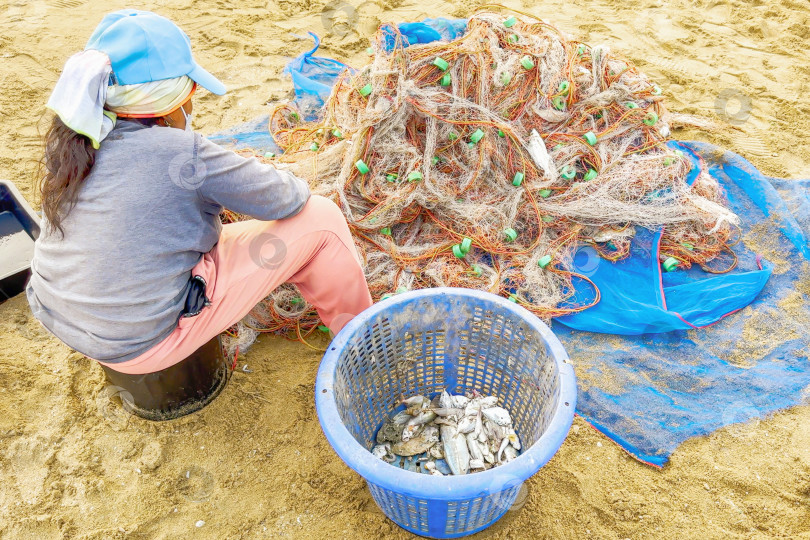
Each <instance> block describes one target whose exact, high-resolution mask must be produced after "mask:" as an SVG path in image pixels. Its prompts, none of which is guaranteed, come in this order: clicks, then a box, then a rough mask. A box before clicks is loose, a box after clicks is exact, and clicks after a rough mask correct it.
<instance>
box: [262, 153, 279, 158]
mask: <svg viewBox="0 0 810 540" xmlns="http://www.w3.org/2000/svg"><path fill="white" fill-rule="evenodd" d="M264 157H266V158H267V159H272V158H274V157H276V154H275V153H274V152H265V153H264Z"/></svg>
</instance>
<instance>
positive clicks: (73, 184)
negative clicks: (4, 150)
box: [38, 115, 158, 235]
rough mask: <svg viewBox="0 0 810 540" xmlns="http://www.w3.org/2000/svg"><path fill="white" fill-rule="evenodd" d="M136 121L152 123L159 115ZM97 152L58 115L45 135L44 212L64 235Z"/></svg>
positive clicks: (54, 228) (42, 165)
mask: <svg viewBox="0 0 810 540" xmlns="http://www.w3.org/2000/svg"><path fill="white" fill-rule="evenodd" d="M127 120H135V119H134V118H133V119H127ZM136 121H138V122H140V123H142V124H144V125H148V126H152V125H155V124H156V123H157V121H158V118H143V119H138V120H136ZM96 152H97V150H96V149H95V148H93V143H92V142H91V141H90V138H89V137H86V136H84V135H81V134H79V133H76V132H75V131H73V130H72V129H70V128H69V127H68V126H67V125H65V123H64V122H62V119H61V118H59V116H57V115H54V117H53V121H52V122H51V127H50V128H48V131H47V133H46V134H45V155H44V156H43V158H42V161H41V162H40V174H39V175H38V178H39V193H40V197H41V202H42V213H43V214H45V217H46V218H47V220H48V224H49V226H50V228H51V231H59V233H60V234H62V235H64V230H63V229H62V220H63V219H65V217H67V215H68V214H69V213H70V211H71V210H72V209H73V207H74V206H75V205H76V200H77V199H78V197H79V188H81V185H82V182H83V181H84V179H85V178H87V175H88V174H90V169H91V168H92V167H93V163H95V161H96Z"/></svg>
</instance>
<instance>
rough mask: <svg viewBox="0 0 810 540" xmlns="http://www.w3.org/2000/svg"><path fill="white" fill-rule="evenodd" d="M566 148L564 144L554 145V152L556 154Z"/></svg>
mask: <svg viewBox="0 0 810 540" xmlns="http://www.w3.org/2000/svg"><path fill="white" fill-rule="evenodd" d="M564 146H565V145H564V144H563V143H557V144H555V145H554V148H552V150H553V151H555V152H556V151H557V150H560V149H561V148H562V147H564Z"/></svg>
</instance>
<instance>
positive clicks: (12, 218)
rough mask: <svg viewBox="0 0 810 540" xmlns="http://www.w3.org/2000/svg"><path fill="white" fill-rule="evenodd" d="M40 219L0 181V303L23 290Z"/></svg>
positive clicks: (8, 184) (14, 189)
mask: <svg viewBox="0 0 810 540" xmlns="http://www.w3.org/2000/svg"><path fill="white" fill-rule="evenodd" d="M38 236H39V216H37V213H36V212H34V210H33V209H32V208H31V206H30V205H29V204H28V202H27V201H26V200H25V199H24V198H23V196H22V195H21V194H20V191H19V190H18V189H17V186H15V185H14V183H13V182H9V181H7V180H0V302H3V301H5V300H8V299H9V298H11V297H12V296H17V295H18V294H20V293H21V292H23V290H25V284H26V282H27V281H28V278H29V277H30V275H31V258H32V257H33V256H34V240H36V238H37V237H38Z"/></svg>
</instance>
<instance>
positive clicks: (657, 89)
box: [652, 84, 663, 96]
mask: <svg viewBox="0 0 810 540" xmlns="http://www.w3.org/2000/svg"><path fill="white" fill-rule="evenodd" d="M662 92H663V91H662V90H661V87H660V86H658V85H657V84H656V85H655V86H653V89H652V95H654V96H660V95H661V93H662Z"/></svg>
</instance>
